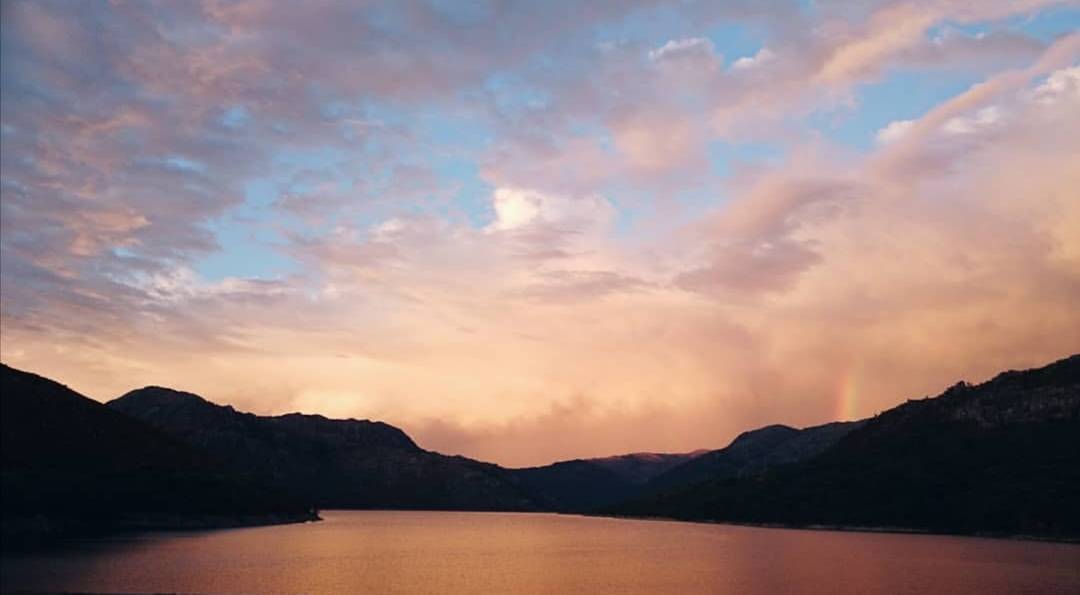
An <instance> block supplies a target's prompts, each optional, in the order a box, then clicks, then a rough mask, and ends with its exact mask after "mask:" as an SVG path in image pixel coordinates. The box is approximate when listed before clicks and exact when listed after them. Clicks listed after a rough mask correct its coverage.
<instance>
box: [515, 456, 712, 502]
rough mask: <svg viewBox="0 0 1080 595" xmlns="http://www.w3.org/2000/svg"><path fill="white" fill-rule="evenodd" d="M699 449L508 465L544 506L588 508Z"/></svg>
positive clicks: (623, 495) (626, 493)
mask: <svg viewBox="0 0 1080 595" xmlns="http://www.w3.org/2000/svg"><path fill="white" fill-rule="evenodd" d="M701 452H704V451H696V452H692V453H684V454H661V453H634V454H626V455H618V456H613V457H602V458H595V459H575V460H572V461H560V462H558V463H553V464H551V465H544V466H542V467H525V468H522V469H511V470H510V472H511V473H512V474H513V475H514V477H516V478H517V479H518V480H519V481H520V482H521V484H522V485H523V486H525V487H526V488H528V489H529V490H530V491H532V492H533V493H534V494H535V495H536V497H537V498H538V499H539V500H540V501H541V502H542V503H543V504H544V505H545V506H546V507H547V508H550V509H552V510H557V511H562V512H588V511H592V510H595V509H597V508H600V507H603V506H609V505H612V504H616V503H618V502H622V501H623V500H626V499H627V498H630V497H632V496H634V495H636V494H637V493H638V491H639V490H640V489H641V486H643V485H645V484H646V483H647V482H648V481H649V480H650V479H652V478H654V477H656V476H657V475H660V474H662V473H663V472H665V471H667V470H669V469H671V468H672V467H675V466H676V465H679V464H680V463H683V462H685V461H688V460H690V459H692V458H694V457H695V456H697V455H699V454H701Z"/></svg>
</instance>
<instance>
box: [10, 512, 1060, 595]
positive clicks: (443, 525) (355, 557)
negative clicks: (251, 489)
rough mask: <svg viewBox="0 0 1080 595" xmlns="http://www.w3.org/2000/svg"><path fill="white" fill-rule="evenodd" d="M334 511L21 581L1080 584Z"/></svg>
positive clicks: (818, 553)
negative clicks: (306, 521) (314, 520)
mask: <svg viewBox="0 0 1080 595" xmlns="http://www.w3.org/2000/svg"><path fill="white" fill-rule="evenodd" d="M323 516H324V518H325V519H326V520H325V521H324V522H321V523H315V524H306V525H286V526H280V527H260V528H250V529H234V530H224V531H208V532H197V533H182V534H176V533H171V534H154V535H143V536H138V537H131V538H122V539H110V540H95V541H86V542H81V543H78V544H75V545H74V546H73V547H71V548H66V549H64V550H62V551H55V552H50V553H48V554H35V555H22V556H15V557H5V558H4V560H3V566H2V573H0V575H2V583H0V585H2V587H3V590H4V591H9V590H51V591H65V590H70V591H108V592H133V591H135V592H148V591H149V592H154V591H183V592H214V593H363V592H368V593H451V594H452V593H630V594H634V593H643V594H644V593H648V594H664V593H680V594H681V593H750V594H755V593H792V592H798V593H875V592H888V593H971V592H984V593H990V592H1032V593H1050V592H1063V593H1064V592H1080V546H1078V545H1066V544H1052V543H1037V542H1020V541H1004V540H992V539H973V538H962V537H939V536H924V535H890V534H872V533H839V532H828V531H792V530H779V529H758V528H751V527H733V526H726V525H698V524H690V523H675V522H661V521H635V520H619V519H607V518H589V517H577V516H560V515H551V514H510V513H508V514H500V513H456V512H389V511H363V512H361V511H357V512H347V511H330V512H326V513H324V514H323Z"/></svg>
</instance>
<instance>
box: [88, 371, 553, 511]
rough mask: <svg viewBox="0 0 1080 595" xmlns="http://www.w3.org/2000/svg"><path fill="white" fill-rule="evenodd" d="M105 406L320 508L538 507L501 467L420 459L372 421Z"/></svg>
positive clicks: (152, 401) (158, 402)
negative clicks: (263, 479)
mask: <svg viewBox="0 0 1080 595" xmlns="http://www.w3.org/2000/svg"><path fill="white" fill-rule="evenodd" d="M108 407H109V408H110V409H112V410H114V411H117V412H120V413H123V414H125V415H128V416H131V417H133V418H136V419H139V420H142V421H144V422H146V423H148V424H150V425H152V426H154V427H155V428H157V429H159V430H161V431H164V432H166V433H168V434H170V435H171V436H173V437H175V438H176V439H177V440H181V441H184V442H186V443H187V444H190V445H191V446H193V447H195V448H197V449H199V450H201V451H203V452H206V453H209V454H210V455H211V456H213V457H214V458H216V459H218V460H220V461H223V463H224V464H225V465H226V466H227V467H229V468H231V469H234V470H235V471H236V472H237V473H252V474H254V475H256V476H258V477H261V478H265V479H266V480H267V481H268V482H269V484H270V485H272V486H274V487H276V488H278V489H280V490H283V491H286V492H288V493H290V494H293V495H294V496H296V497H298V498H302V499H305V500H310V501H313V502H315V503H316V505H317V506H319V507H320V508H396V509H433V510H440V509H446V510H538V509H540V508H542V505H541V504H540V503H539V502H538V501H537V500H536V499H534V498H533V496H532V495H531V494H530V493H529V491H528V490H527V489H526V488H525V487H523V486H521V485H520V484H519V483H518V482H517V480H515V478H514V477H513V476H511V475H510V474H509V473H507V471H506V470H504V469H503V468H501V467H499V466H497V465H493V464H490V463H482V462H479V461H474V460H472V459H467V458H465V457H455V456H446V455H442V454H439V453H435V452H430V451H426V450H423V449H421V448H420V447H418V446H417V445H416V443H414V442H413V441H412V439H410V438H409V437H408V436H407V435H406V434H405V433H404V432H402V431H401V430H399V429H397V428H395V427H393V426H390V425H387V424H385V423H381V422H372V421H366V420H364V421H358V420H353V419H348V420H335V419H327V418H325V417H322V416H320V415H301V414H297V413H293V414H288V415H280V416H258V415H253V414H251V413H242V412H239V411H236V410H235V409H233V408H232V407H228V406H222V405H217V404H214V403H211V402H210V401H207V400H206V399H203V398H202V397H199V396H197V395H193V394H191V393H185V392H180V391H175V390H170V389H167V388H161V387H147V388H142V389H138V390H134V391H131V392H129V393H127V394H125V395H124V396H122V397H120V398H118V399H116V400H113V401H111V402H109V403H108Z"/></svg>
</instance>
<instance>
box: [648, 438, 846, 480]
mask: <svg viewBox="0 0 1080 595" xmlns="http://www.w3.org/2000/svg"><path fill="white" fill-rule="evenodd" d="M862 423H863V422H833V423H829V424H825V425H821V426H814V427H809V428H803V429H801V430H799V429H795V428H792V427H789V426H784V425H771V426H765V427H764V428H759V429H757V430H751V431H748V432H743V433H742V434H739V436H737V437H736V438H735V440H733V441H732V442H731V444H729V445H728V446H727V447H726V448H722V449H720V450H714V451H708V452H706V453H704V454H702V455H700V456H697V457H694V458H693V459H691V460H688V461H686V462H684V463H682V464H680V465H677V466H675V467H673V468H672V469H670V470H668V471H666V472H664V473H661V474H659V475H657V476H656V477H654V478H652V479H650V480H649V482H648V483H646V484H645V485H644V486H642V488H641V490H640V492H641V493H643V494H658V493H662V492H666V491H670V490H672V489H676V488H679V487H683V486H688V485H692V484H695V483H698V482H701V481H705V480H708V479H716V478H720V477H742V476H746V475H752V474H755V473H760V472H762V471H764V470H765V469H767V468H769V467H774V466H777V465H784V464H788V463H794V462H797V461H801V460H804V459H809V458H812V457H814V456H817V455H819V454H821V453H822V452H824V451H825V450H826V449H827V448H829V447H830V446H832V445H833V444H835V443H836V442H837V441H838V440H840V439H841V438H843V437H844V436H846V435H847V434H848V433H849V432H851V431H852V430H854V429H856V428H858V427H859V426H861V425H862Z"/></svg>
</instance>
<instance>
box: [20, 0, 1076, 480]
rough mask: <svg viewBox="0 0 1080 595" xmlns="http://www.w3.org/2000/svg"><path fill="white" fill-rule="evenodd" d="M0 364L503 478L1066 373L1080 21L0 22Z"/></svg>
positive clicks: (37, 11)
mask: <svg viewBox="0 0 1080 595" xmlns="http://www.w3.org/2000/svg"><path fill="white" fill-rule="evenodd" d="M2 10H3V13H2V19H0V27H2V45H0V59H2V69H0V78H2V96H0V120H2V121H0V139H2V151H0V166H2V170H0V192H2V194H0V203H2V211H0V214H2V217H0V224H2V227H0V359H2V360H3V361H4V363H6V364H8V365H11V366H15V367H17V368H21V369H26V370H30V371H34V372H37V373H40V374H43V375H46V376H48V377H51V378H53V379H56V380H58V381H60V382H63V383H65V384H67V385H69V386H71V387H72V388H74V389H75V390H78V391H80V392H82V393H84V394H86V395H88V396H90V397H92V398H95V399H98V400H102V401H105V400H109V399H112V398H115V397H117V396H119V395H121V394H123V393H124V392H126V391H128V390H131V389H133V388H137V387H141V386H145V385H163V386H169V387H172V388H176V389H181V390H187V391H191V392H195V393H198V394H200V395H203V396H204V397H206V398H208V399H210V400H212V401H215V402H219V403H227V404H231V405H233V406H235V407H236V408H238V409H241V410H247V411H252V412H255V413H259V414H280V413H285V412H291V411H302V412H305V413H319V414H323V415H327V416H331V417H355V418H361V419H363V418H367V419H378V420H382V421H386V422H388V423H391V424H393V425H396V426H398V427H400V428H402V429H404V430H405V431H407V432H408V433H409V434H410V435H411V436H413V437H414V438H415V439H416V440H417V441H418V443H419V444H421V446H423V447H425V448H428V449H433V450H438V451H441V452H446V453H452V454H459V453H460V454H464V455H467V456H471V457H477V458H481V459H484V460H489V461H494V462H498V463H501V464H506V465H535V464H544V463H548V462H551V461H554V460H558V459H567V458H576V457H588V456H599V455H610V454H615V453H622V452H634V451H654V452H656V451H667V452H680V451H689V450H694V449H699V448H719V447H722V446H724V445H725V444H727V443H728V442H729V441H730V440H731V439H732V438H734V437H735V436H736V435H737V434H738V433H740V432H742V431H744V430H746V429H750V428H754V427H758V426H762V425H766V424H772V423H784V424H789V425H793V426H806V425H814V424H820V423H825V422H829V421H833V420H837V419H857V418H862V417H866V416H871V415H873V414H875V413H877V412H879V411H882V410H884V409H887V408H889V407H892V406H895V405H896V404H898V403H901V402H903V401H904V400H906V399H911V398H919V397H922V396H927V395H933V394H937V393H939V392H940V391H941V390H943V389H944V388H945V387H947V386H949V385H950V384H952V383H954V382H956V381H958V380H960V379H966V380H969V381H982V380H986V379H988V378H989V377H991V376H993V375H994V374H995V373H997V372H999V371H1001V370H1005V369H1010V368H1026V367H1033V366H1038V365H1043V364H1046V363H1049V362H1050V361H1053V360H1055V359H1058V358H1061V357H1063V356H1066V355H1068V354H1070V353H1075V352H1078V351H1080V308H1078V307H1077V304H1080V33H1078V31H1080V2H1075V1H1074V2H1053V1H1047V0H981V1H979V2H970V1H966V0H963V1H962V0H925V1H923V0H848V1H828V2H827V1H813V0H802V1H785V0H775V1H767V2H762V1H760V0H755V1H745V2H744V1H740V0H732V1H729V2H693V1H683V0H656V1H652V0H633V1H624V2H610V1H605V0H597V1H594V2H587V3H585V2H561V1H552V2H531V1H520V2H513V1H503V2H498V1H490V2H485V1H480V0H477V1H475V2H473V1H461V2H451V1H445V0H426V1H416V2H406V1H392V2H363V3H360V2H329V1H315V2H276V1H273V2H271V1H268V0H267V1H264V0H251V1H241V2H218V1H213V0H207V1H203V2H196V1H191V2H149V1H147V2H144V1H139V2H124V1H120V0H116V1H112V2H78V3H75V2H48V1H36V2H19V1H5V2H4V3H3V9H2Z"/></svg>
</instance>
